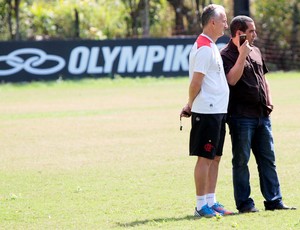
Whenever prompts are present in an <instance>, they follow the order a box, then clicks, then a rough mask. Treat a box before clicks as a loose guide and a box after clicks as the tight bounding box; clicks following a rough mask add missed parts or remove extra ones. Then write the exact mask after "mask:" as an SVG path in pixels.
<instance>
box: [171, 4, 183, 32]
mask: <svg viewBox="0 0 300 230" xmlns="http://www.w3.org/2000/svg"><path fill="white" fill-rule="evenodd" d="M168 2H169V3H170V4H171V6H172V7H173V9H174V12H175V28H174V34H175V35H182V34H185V27H184V23H183V14H182V6H183V0H168Z"/></svg>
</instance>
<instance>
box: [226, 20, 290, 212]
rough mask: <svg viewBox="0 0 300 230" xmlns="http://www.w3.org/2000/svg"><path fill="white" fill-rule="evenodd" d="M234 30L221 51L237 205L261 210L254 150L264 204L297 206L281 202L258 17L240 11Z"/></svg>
mask: <svg viewBox="0 0 300 230" xmlns="http://www.w3.org/2000/svg"><path fill="white" fill-rule="evenodd" d="M230 31H231V36H232V39H231V40H230V42H229V43H228V45H227V46H226V47H225V48H224V49H223V50H222V51H221V56H222V59H223V65H224V70H225V74H226V77H227V82H228V84H229V87H230V97H229V105H228V125H229V129H230V135H231V142H232V154H233V159H232V164H233V185H234V198H235V202H236V207H237V209H238V210H239V212H240V213H246V212H257V211H258V210H257V209H256V208H255V204H254V201H253V199H252V198H251V197H250V192H251V188H250V181H249V179H250V173H249V168H248V162H249V158H250V152H251V150H252V152H253V154H254V156H255V159H256V163H257V167H258V172H259V178H260V189H261V192H262V195H263V196H264V198H265V201H264V205H265V209H266V210H276V209H285V210H286V209H295V208H291V207H288V206H286V205H284V204H283V202H282V196H281V191H280V184H279V180H278V176H277V172H276V166H275V152H274V143H273V136H272V131H271V120H270V117H269V115H270V113H271V112H272V110H273V105H272V101H271V95H270V90H269V84H268V82H267V79H266V78H265V74H266V73H267V72H268V69H267V67H266V65H265V63H264V60H263V58H262V55H261V53H260V50H259V49H258V48H257V47H255V46H254V45H253V42H254V39H255V38H256V29H255V24H254V21H253V20H252V19H251V18H250V17H247V16H237V17H235V18H233V20H232V21H231V24H230ZM241 34H246V41H245V42H244V43H243V44H240V38H239V37H240V35H241Z"/></svg>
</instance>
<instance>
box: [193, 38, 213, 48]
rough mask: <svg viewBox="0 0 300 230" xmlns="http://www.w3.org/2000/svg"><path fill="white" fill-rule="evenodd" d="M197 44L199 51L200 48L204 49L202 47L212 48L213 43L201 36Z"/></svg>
mask: <svg viewBox="0 0 300 230" xmlns="http://www.w3.org/2000/svg"><path fill="white" fill-rule="evenodd" d="M196 43H197V48H198V49H199V48H200V47H202V46H208V47H211V46H210V44H211V41H210V40H209V39H208V38H207V37H204V36H201V35H199V37H198V38H197V40H196Z"/></svg>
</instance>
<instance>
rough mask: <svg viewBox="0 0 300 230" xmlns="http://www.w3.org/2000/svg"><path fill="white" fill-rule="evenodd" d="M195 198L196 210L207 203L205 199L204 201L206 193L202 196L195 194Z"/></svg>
mask: <svg viewBox="0 0 300 230" xmlns="http://www.w3.org/2000/svg"><path fill="white" fill-rule="evenodd" d="M196 199H197V205H196V208H197V210H198V211H199V210H200V209H201V208H202V207H203V206H204V205H206V204H207V201H206V195H203V196H196Z"/></svg>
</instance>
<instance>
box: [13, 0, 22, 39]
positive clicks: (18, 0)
mask: <svg viewBox="0 0 300 230" xmlns="http://www.w3.org/2000/svg"><path fill="white" fill-rule="evenodd" d="M20 1H21V0H15V7H14V8H15V16H16V34H15V40H16V41H19V40H20V19H19V9H20V8H19V6H20Z"/></svg>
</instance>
